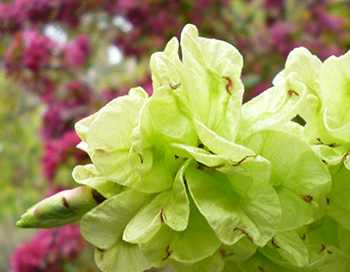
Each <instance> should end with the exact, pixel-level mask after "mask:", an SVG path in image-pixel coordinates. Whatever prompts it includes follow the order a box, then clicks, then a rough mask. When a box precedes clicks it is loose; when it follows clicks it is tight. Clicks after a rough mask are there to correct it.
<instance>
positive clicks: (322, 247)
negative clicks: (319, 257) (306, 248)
mask: <svg viewBox="0 0 350 272" xmlns="http://www.w3.org/2000/svg"><path fill="white" fill-rule="evenodd" d="M325 249H326V246H325V245H324V244H321V249H320V251H319V252H318V254H321V253H322V252H323V251H324V250H325Z"/></svg>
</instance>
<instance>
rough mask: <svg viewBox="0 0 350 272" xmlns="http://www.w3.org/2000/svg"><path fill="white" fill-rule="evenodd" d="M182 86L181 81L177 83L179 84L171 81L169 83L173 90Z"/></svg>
mask: <svg viewBox="0 0 350 272" xmlns="http://www.w3.org/2000/svg"><path fill="white" fill-rule="evenodd" d="M180 86H181V82H179V83H177V84H175V85H174V84H171V83H169V87H170V88H172V89H173V90H175V89H177V88H179V87H180Z"/></svg>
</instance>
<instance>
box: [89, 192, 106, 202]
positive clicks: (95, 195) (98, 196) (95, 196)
mask: <svg viewBox="0 0 350 272" xmlns="http://www.w3.org/2000/svg"><path fill="white" fill-rule="evenodd" d="M91 194H92V197H93V199H95V201H96V202H97V204H100V203H102V202H103V201H105V200H106V198H105V197H104V196H103V195H101V194H100V193H99V192H98V191H97V190H96V189H92V190H91Z"/></svg>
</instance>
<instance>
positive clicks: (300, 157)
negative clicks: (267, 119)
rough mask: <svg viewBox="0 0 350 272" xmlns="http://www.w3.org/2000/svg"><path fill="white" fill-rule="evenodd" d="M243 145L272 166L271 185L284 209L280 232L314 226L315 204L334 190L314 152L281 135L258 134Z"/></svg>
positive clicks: (272, 133)
mask: <svg viewBox="0 0 350 272" xmlns="http://www.w3.org/2000/svg"><path fill="white" fill-rule="evenodd" d="M243 144H244V145H246V146H248V147H249V148H251V149H253V150H254V151H255V152H256V153H257V154H259V155H261V156H263V157H264V158H266V159H268V160H269V161H270V162H271V181H270V182H271V184H272V185H273V186H274V187H275V188H276V191H277V193H278V194H279V199H280V202H281V207H282V218H281V222H280V226H279V229H280V231H284V230H293V229H296V228H298V227H301V226H303V225H306V224H309V223H311V222H312V221H313V219H314V218H313V215H312V210H314V209H315V208H317V206H318V204H317V203H316V202H314V201H313V200H321V199H324V198H325V197H326V195H327V194H328V192H329V191H330V189H331V177H330V174H329V171H328V169H327V167H326V166H325V165H324V164H323V163H322V161H321V160H320V159H319V158H318V157H317V155H316V154H315V153H314V152H313V150H312V149H311V148H310V147H309V146H308V145H307V144H306V143H304V142H302V141H301V140H299V139H297V138H295V137H293V136H291V135H288V134H286V133H283V132H279V131H262V132H259V133H256V134H254V135H252V136H251V137H249V138H248V139H246V140H245V141H244V142H243ZM290 203H293V205H291V204H290ZM305 204H307V205H309V208H307V207H308V206H307V205H305Z"/></svg>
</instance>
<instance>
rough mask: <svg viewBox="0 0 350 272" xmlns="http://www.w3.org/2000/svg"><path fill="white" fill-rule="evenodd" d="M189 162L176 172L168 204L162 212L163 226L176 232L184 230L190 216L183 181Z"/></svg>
mask: <svg viewBox="0 0 350 272" xmlns="http://www.w3.org/2000/svg"><path fill="white" fill-rule="evenodd" d="M189 162H190V161H188V162H185V163H184V164H183V166H182V167H181V168H180V170H179V171H178V172H177V174H176V177H175V180H174V185H173V189H172V193H171V196H170V199H169V202H168V203H167V205H166V206H165V207H164V210H163V212H164V215H165V218H164V219H165V220H164V221H165V224H167V225H168V226H169V227H170V228H172V229H173V230H176V231H183V230H185V229H186V227H187V225H188V218H189V216H190V201H189V199H188V197H187V192H186V187H185V180H184V172H185V170H186V168H187V166H188V164H189Z"/></svg>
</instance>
